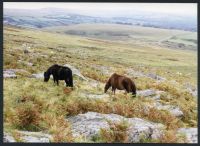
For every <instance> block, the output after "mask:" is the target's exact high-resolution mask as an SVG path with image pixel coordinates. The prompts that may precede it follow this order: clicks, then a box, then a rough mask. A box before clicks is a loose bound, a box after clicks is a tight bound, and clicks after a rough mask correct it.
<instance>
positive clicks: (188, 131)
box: [177, 128, 198, 143]
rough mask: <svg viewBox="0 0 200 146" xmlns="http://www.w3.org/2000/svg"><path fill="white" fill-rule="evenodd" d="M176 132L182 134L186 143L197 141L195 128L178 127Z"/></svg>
mask: <svg viewBox="0 0 200 146" xmlns="http://www.w3.org/2000/svg"><path fill="white" fill-rule="evenodd" d="M177 134H184V135H185V136H186V138H187V141H188V143H198V129H197V128H179V129H178V130H177Z"/></svg>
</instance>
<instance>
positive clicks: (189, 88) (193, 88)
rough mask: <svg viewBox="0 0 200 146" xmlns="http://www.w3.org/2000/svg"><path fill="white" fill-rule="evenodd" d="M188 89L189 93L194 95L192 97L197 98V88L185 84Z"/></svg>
mask: <svg viewBox="0 0 200 146" xmlns="http://www.w3.org/2000/svg"><path fill="white" fill-rule="evenodd" d="M185 87H186V89H187V90H188V92H189V93H191V94H192V96H194V97H197V88H196V87H194V86H192V85H191V84H190V83H186V84H185Z"/></svg>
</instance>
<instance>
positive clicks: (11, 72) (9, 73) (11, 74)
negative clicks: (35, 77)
mask: <svg viewBox="0 0 200 146" xmlns="http://www.w3.org/2000/svg"><path fill="white" fill-rule="evenodd" d="M16 73H22V74H29V72H28V71H26V70H24V69H5V70H4V71H3V77H4V78H17V75H16Z"/></svg>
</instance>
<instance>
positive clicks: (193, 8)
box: [3, 2, 197, 17]
mask: <svg viewBox="0 0 200 146" xmlns="http://www.w3.org/2000/svg"><path fill="white" fill-rule="evenodd" d="M3 6H4V8H12V9H41V8H62V9H67V10H72V11H77V12H78V11H80V12H83V13H85V14H88V15H98V14H100V12H104V13H101V14H104V15H105V14H107V15H111V14H115V13H126V12H127V13H130V12H132V11H135V10H137V11H144V12H156V13H165V14H174V15H184V16H185V15H188V16H194V17H197V3H59V2H54V3H47V2H44V3H41V2H35V3H32V2H26V3H25V2H4V3H3Z"/></svg>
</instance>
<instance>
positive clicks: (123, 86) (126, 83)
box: [104, 73, 136, 96]
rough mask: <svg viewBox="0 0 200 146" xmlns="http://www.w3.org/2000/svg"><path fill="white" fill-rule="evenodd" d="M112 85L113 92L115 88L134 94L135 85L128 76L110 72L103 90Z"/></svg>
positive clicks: (105, 90)
mask: <svg viewBox="0 0 200 146" xmlns="http://www.w3.org/2000/svg"><path fill="white" fill-rule="evenodd" d="M110 87H112V92H114V94H115V90H116V89H118V90H126V91H127V92H128V93H129V92H131V93H132V95H133V96H136V87H135V83H134V82H133V81H132V80H131V79H130V78H128V77H125V76H121V75H118V74H116V73H114V74H112V76H111V77H110V78H109V79H108V81H107V83H106V85H105V88H104V92H105V93H106V92H107V90H108V89H109V88H110Z"/></svg>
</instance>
